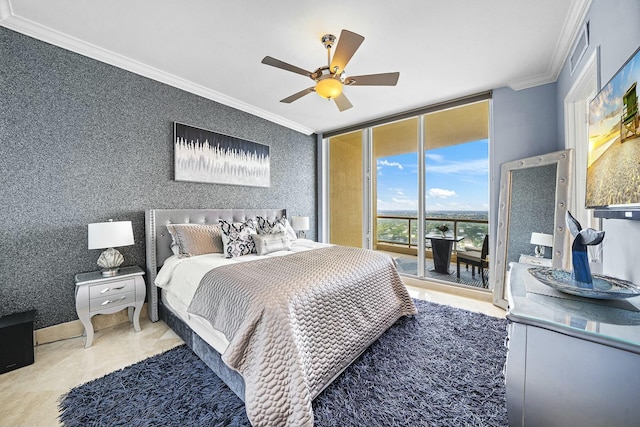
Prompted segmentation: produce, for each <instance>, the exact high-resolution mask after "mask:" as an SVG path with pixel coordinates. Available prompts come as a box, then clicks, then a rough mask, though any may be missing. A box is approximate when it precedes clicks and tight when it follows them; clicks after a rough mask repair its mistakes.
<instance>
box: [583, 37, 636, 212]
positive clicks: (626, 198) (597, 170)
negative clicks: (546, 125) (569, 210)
mask: <svg viewBox="0 0 640 427" xmlns="http://www.w3.org/2000/svg"><path fill="white" fill-rule="evenodd" d="M639 80H640V48H638V49H636V51H635V52H634V53H633V55H631V57H629V59H628V60H627V61H626V62H625V63H624V64H623V65H622V67H620V69H619V70H618V71H617V72H616V73H615V74H614V75H613V77H612V78H611V80H609V81H608V82H607V83H606V84H605V85H604V86H603V87H602V89H601V90H600V91H599V92H598V94H597V95H596V96H595V97H594V98H593V100H591V102H590V103H589V148H588V154H587V165H586V166H587V180H586V196H585V206H586V208H587V209H598V208H606V209H616V208H619V207H629V208H630V207H634V208H636V209H637V207H638V206H639V204H640V189H639V188H638V185H637V183H636V182H637V181H636V178H635V177H636V174H637V169H638V168H637V159H638V158H639V157H640V145H638V143H640V112H639V110H638V96H637V83H638V81H639ZM596 216H599V215H596Z"/></svg>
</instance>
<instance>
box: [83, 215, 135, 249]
mask: <svg viewBox="0 0 640 427" xmlns="http://www.w3.org/2000/svg"><path fill="white" fill-rule="evenodd" d="M88 240H89V249H105V248H117V247H120V246H129V245H133V227H132V226H131V221H109V222H97V223H94V224H89V228H88Z"/></svg>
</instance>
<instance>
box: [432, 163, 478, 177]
mask: <svg viewBox="0 0 640 427" xmlns="http://www.w3.org/2000/svg"><path fill="white" fill-rule="evenodd" d="M427 173H444V174H468V175H486V174H487V173H489V162H488V161H487V159H475V160H469V161H466V162H449V163H444V164H440V165H428V166H427Z"/></svg>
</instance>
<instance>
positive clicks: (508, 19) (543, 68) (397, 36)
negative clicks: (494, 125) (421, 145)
mask: <svg viewBox="0 0 640 427" xmlns="http://www.w3.org/2000/svg"><path fill="white" fill-rule="evenodd" d="M590 1H591V0H535V1H532V0H482V1H478V0H447V1H442V0H412V1H389V0H369V1H366V2H365V1H357V0H342V1H340V2H335V3H331V2H324V3H323V2H319V1H307V0H280V1H250V0H236V1H210V0H183V1H179V2H178V1H175V0H173V1H172V0H110V1H101V2H99V1H88V0H47V1H42V0H0V25H2V26H5V27H7V28H10V29H13V30H15V31H18V32H21V33H24V34H27V35H30V36H32V37H35V38H38V39H41V40H44V41H47V42H49V43H52V44H54V45H57V46H61V47H63V48H66V49H69V50H72V51H75V52H78V53H81V54H83V55H87V56H89V57H92V58H95V59H98V60H101V61H104V62H107V63H110V64H112V65H116V66H118V67H121V68H124V69H127V70H130V71H133V72H135V73H138V74H141V75H144V76H147V77H150V78H152V79H155V80H158V81H161V82H164V83H168V84H171V85H173V86H176V87H179V88H181V89H184V90H187V91H190V92H193V93H196V94H198V95H201V96H203V97H206V98H209V99H212V100H215V101H217V102H220V103H223V104H226V105H229V106H232V107H234V108H237V109H240V110H243V111H247V112H249V113H252V114H255V115H257V116H259V117H263V118H265V119H267V120H271V121H273V122H276V123H279V124H282V125H284V126H287V127H290V128H292V129H295V130H297V131H300V132H303V133H307V134H309V133H312V132H323V131H328V130H334V129H339V128H343V127H345V126H349V125H353V124H357V123H361V122H364V121H367V120H371V119H374V118H378V117H381V116H386V115H390V114H393V113H398V112H402V111H406V110H410V109H414V108H419V107H423V106H427V105H430V104H434V103H437V102H441V101H446V100H450V99H454V98H458V97H461V96H465V95H471V94H474V93H478V92H481V91H485V90H489V89H495V88H499V87H504V86H509V87H511V88H513V89H516V90H519V89H523V88H527V87H532V86H536V85H539V84H545V83H549V82H553V81H555V80H556V79H557V77H558V74H559V72H560V69H561V67H562V65H563V61H564V59H565V57H566V55H567V53H568V51H569V49H570V48H571V43H572V41H573V39H574V37H575V35H576V33H577V31H578V29H579V25H580V24H581V22H582V20H583V18H584V16H585V14H586V12H587V9H588V6H589V4H590ZM343 28H345V29H348V30H350V31H353V32H356V33H358V34H361V35H363V36H364V37H365V40H364V42H363V44H362V45H361V46H360V48H359V50H358V51H357V52H356V54H355V55H354V57H353V59H352V60H351V62H350V63H349V64H348V66H347V69H346V71H347V72H346V74H347V76H349V75H362V74H376V73H384V72H392V71H399V72H400V80H399V82H398V85H397V86H395V87H366V86H364V87H363V86H361V87H346V88H345V91H344V93H345V95H346V96H347V97H348V98H349V100H350V101H351V103H352V104H353V108H351V109H350V110H347V111H345V112H342V113H341V112H339V111H338V109H337V108H336V106H335V105H334V104H333V103H332V102H328V101H327V100H324V99H322V98H320V97H319V96H318V95H316V94H314V93H311V94H309V95H306V96H305V97H303V98H301V99H299V100H298V101H295V102H293V103H292V104H283V103H280V102H279V100H280V99H282V98H285V97H287V96H289V95H292V94H294V93H296V92H298V91H300V90H302V89H305V88H307V87H310V86H313V82H312V81H311V80H310V79H308V78H306V77H304V76H302V75H299V74H294V73H291V72H287V71H284V70H280V69H277V68H274V67H270V66H267V65H263V64H261V63H260V61H261V60H262V58H263V57H264V56H266V55H269V56H273V57H275V58H277V59H280V60H282V61H285V62H288V63H290V64H293V65H295V66H298V67H300V68H303V69H306V70H309V71H313V70H315V69H316V68H318V67H320V66H323V65H326V61H327V57H326V51H325V49H324V47H323V46H322V44H321V42H320V38H321V36H322V35H323V34H326V33H331V34H335V35H336V36H339V35H340V31H341V30H342V29H343ZM338 43H339V41H338ZM179 119H180V118H179V117H176V120H179Z"/></svg>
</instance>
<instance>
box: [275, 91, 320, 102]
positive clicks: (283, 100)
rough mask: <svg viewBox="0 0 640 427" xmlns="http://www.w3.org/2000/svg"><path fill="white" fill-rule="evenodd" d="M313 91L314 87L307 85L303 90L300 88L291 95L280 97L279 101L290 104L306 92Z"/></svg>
mask: <svg viewBox="0 0 640 427" xmlns="http://www.w3.org/2000/svg"><path fill="white" fill-rule="evenodd" d="M313 91H314V87H309V88H307V89H305V90H301V91H300V92H297V93H294V94H293V95H291V96H288V97H286V98H285V99H281V100H280V102H284V103H285V104H291V103H292V102H293V101H295V100H297V99H300V98H302V97H303V96H305V95H306V94H308V93H311V92H313Z"/></svg>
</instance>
